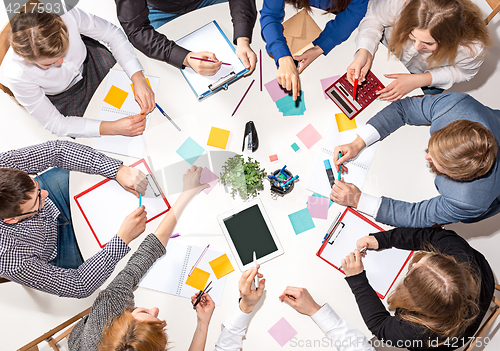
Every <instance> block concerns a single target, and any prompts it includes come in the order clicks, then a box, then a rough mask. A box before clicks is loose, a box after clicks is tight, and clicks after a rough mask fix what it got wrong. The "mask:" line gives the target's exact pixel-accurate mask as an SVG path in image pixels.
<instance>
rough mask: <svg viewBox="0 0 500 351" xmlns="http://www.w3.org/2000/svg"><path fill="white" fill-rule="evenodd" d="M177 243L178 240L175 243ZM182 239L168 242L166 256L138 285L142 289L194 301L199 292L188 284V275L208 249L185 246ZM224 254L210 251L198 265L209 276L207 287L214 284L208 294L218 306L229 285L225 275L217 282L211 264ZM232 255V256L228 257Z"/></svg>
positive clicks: (157, 262) (158, 261)
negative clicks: (226, 286) (225, 288)
mask: <svg viewBox="0 0 500 351" xmlns="http://www.w3.org/2000/svg"><path fill="white" fill-rule="evenodd" d="M176 240H177V241H176ZM178 240H179V239H171V240H169V241H168V243H167V247H166V249H167V253H166V254H165V255H164V256H163V257H161V258H160V259H158V260H157V261H156V262H155V264H154V265H153V266H152V267H151V268H150V269H149V271H148V272H147V273H146V275H145V276H144V277H143V278H142V279H141V281H140V282H139V286H142V287H143V288H148V289H152V290H157V291H161V292H164V293H167V294H171V295H176V296H182V297H186V298H191V296H193V295H194V294H195V293H197V292H198V291H199V290H196V289H195V288H193V287H191V286H189V285H187V284H186V280H187V278H188V273H189V271H190V270H191V268H192V267H193V265H194V264H195V263H196V261H197V260H198V258H199V257H200V255H201V254H202V252H203V250H204V249H205V248H203V247H199V246H192V245H187V244H183V243H182V242H180V241H178ZM221 255H223V253H222V252H217V251H214V250H207V252H206V253H205V255H204V256H203V258H202V259H201V261H200V262H199V263H198V265H197V266H196V267H197V268H199V269H202V270H204V271H205V272H207V273H210V277H209V278H208V280H207V284H208V283H209V282H210V281H212V284H211V285H210V287H212V290H210V292H209V295H210V297H211V298H212V300H214V302H215V304H216V305H217V306H219V305H220V303H221V301H222V294H223V293H224V287H225V285H226V276H224V277H221V278H220V279H217V277H216V276H215V274H214V272H213V270H212V268H211V267H210V264H209V262H210V261H212V260H214V259H216V258H217V257H220V256H221ZM228 256H229V255H228Z"/></svg>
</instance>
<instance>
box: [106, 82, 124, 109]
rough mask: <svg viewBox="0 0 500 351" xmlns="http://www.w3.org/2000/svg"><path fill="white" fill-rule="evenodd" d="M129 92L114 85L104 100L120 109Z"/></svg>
mask: <svg viewBox="0 0 500 351" xmlns="http://www.w3.org/2000/svg"><path fill="white" fill-rule="evenodd" d="M127 96H128V93H127V92H126V91H125V90H122V89H120V88H118V87H115V86H114V85H112V86H111V89H109V91H108V94H107V95H106V97H105V98H104V102H107V103H108V104H110V105H111V106H113V107H116V108H117V109H120V108H121V107H122V105H123V103H124V102H125V99H126V98H127Z"/></svg>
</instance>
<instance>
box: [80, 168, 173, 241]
mask: <svg viewBox="0 0 500 351" xmlns="http://www.w3.org/2000/svg"><path fill="white" fill-rule="evenodd" d="M140 164H143V165H144V167H145V168H146V170H147V172H148V174H150V175H151V177H153V179H154V181H155V182H156V179H155V177H154V175H153V172H151V169H150V168H149V166H148V164H147V163H146V161H145V160H144V159H140V160H139V161H137V162H135V163H133V164H131V165H130V166H129V167H136V166H138V165H140ZM110 181H112V179H109V178H108V179H104V180H103V181H101V182H99V183H97V184H96V185H94V186H92V187H90V188H89V189H87V190H85V191H83V192H81V193H80V194H78V195H75V196H74V199H75V202H76V204H77V205H78V208H79V209H80V212H81V213H82V215H83V217H84V218H85V221H86V222H87V224H88V225H89V228H90V230H91V231H92V234H93V235H94V237H95V239H96V240H97V243H98V244H99V246H100V247H101V248H103V247H104V246H106V244H107V241H106V242H101V241H102V240H100V239H99V235H98V233H96V230H95V229H94V227H93V226H92V224H91V223H90V222H91V221H90V218H89V216H88V215H87V214H86V213H85V211H84V209H83V207H84V205H83V201H82V197H83V196H84V195H86V194H88V193H90V192H91V191H93V190H96V189H98V188H99V187H101V186H102V185H104V184H106V183H108V182H110ZM156 184H158V183H157V182H156ZM124 191H126V190H124ZM160 196H161V199H162V200H163V202H165V205H166V210H163V211H161V212H160V213H157V214H155V215H154V216H152V217H149V216H148V219H147V221H146V223H149V222H150V221H152V220H153V219H155V218H158V217H160V216H161V215H163V214H165V213H167V212H168V211H169V210H170V208H171V206H170V204H169V203H168V201H167V198H166V197H165V194H164V193H163V191H161V189H160ZM137 201H139V200H137ZM146 211H147V209H146ZM120 219H121V221H123V220H124V219H125V217H123V218H120ZM114 234H116V233H112V235H114Z"/></svg>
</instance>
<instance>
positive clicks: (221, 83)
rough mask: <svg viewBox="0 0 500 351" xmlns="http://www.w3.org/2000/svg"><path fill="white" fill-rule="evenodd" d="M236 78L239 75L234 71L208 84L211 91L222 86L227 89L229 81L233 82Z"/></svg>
mask: <svg viewBox="0 0 500 351" xmlns="http://www.w3.org/2000/svg"><path fill="white" fill-rule="evenodd" d="M236 78H237V75H236V73H234V71H233V72H231V73H229V74H228V75H227V76H224V77H221V78H219V80H218V81H217V82H215V83H212V84H210V85H209V86H208V89H210V91H214V90H217V89H219V88H220V87H222V89H224V90H227V88H228V87H229V83H231V82H232V81H233V80H235V79H236Z"/></svg>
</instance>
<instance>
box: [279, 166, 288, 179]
mask: <svg viewBox="0 0 500 351" xmlns="http://www.w3.org/2000/svg"><path fill="white" fill-rule="evenodd" d="M285 168H286V165H284V166H283V168H282V169H280V173H281V174H283V175H284V176H285V177H287V178H288V175H286V174H285V173H283V171H284V170H285Z"/></svg>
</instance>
